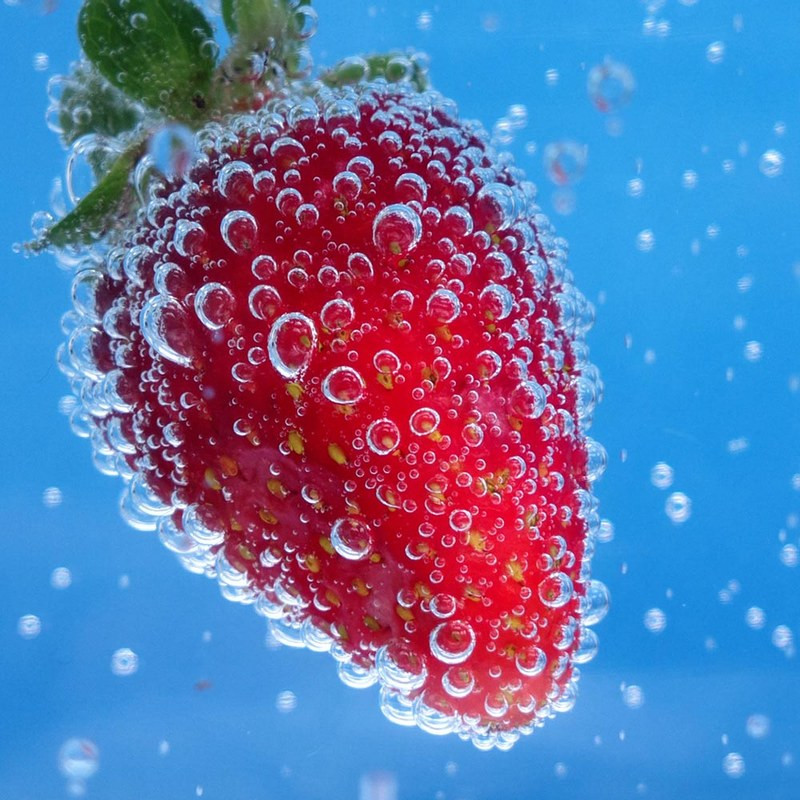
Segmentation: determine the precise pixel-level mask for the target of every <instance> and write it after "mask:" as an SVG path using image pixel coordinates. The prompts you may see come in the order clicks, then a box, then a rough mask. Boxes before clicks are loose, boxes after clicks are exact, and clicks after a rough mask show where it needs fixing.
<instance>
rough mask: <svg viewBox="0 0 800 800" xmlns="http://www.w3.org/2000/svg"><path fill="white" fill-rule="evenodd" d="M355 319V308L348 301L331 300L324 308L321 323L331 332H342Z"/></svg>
mask: <svg viewBox="0 0 800 800" xmlns="http://www.w3.org/2000/svg"><path fill="white" fill-rule="evenodd" d="M354 317H355V311H354V310H353V306H352V305H351V304H350V303H348V302H347V300H341V299H337V300H329V301H328V302H327V303H325V305H324V306H323V307H322V311H321V313H320V322H321V323H322V324H323V326H324V327H326V328H327V329H328V330H329V331H341V330H344V329H345V328H347V327H349V326H350V325H351V324H352V322H353V318H354Z"/></svg>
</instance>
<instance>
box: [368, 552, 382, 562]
mask: <svg viewBox="0 0 800 800" xmlns="http://www.w3.org/2000/svg"><path fill="white" fill-rule="evenodd" d="M369 560H370V562H371V563H373V564H380V563H381V554H380V553H373V554H372V555H371V556H370V557H369Z"/></svg>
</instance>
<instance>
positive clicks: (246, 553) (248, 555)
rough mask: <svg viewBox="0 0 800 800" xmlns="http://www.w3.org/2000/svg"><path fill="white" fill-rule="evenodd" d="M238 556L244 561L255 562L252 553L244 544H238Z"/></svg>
mask: <svg viewBox="0 0 800 800" xmlns="http://www.w3.org/2000/svg"><path fill="white" fill-rule="evenodd" d="M239 555H240V556H241V557H242V558H243V559H244V560H245V561H255V560H256V556H255V553H253V551H252V550H251V549H250V548H249V547H248V546H247V545H246V544H240V545H239Z"/></svg>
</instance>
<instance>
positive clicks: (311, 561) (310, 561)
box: [305, 553, 320, 572]
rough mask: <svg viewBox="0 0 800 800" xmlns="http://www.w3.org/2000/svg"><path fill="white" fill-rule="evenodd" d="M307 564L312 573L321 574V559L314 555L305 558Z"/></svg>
mask: <svg viewBox="0 0 800 800" xmlns="http://www.w3.org/2000/svg"><path fill="white" fill-rule="evenodd" d="M305 563H306V566H307V567H308V569H309V571H310V572H319V569H320V563H319V559H318V558H317V557H316V556H315V555H314V554H313V553H311V554H310V555H307V556H306V557H305Z"/></svg>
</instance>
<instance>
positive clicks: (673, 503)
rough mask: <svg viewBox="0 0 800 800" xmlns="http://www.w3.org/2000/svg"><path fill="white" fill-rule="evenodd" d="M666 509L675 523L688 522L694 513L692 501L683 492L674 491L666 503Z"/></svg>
mask: <svg viewBox="0 0 800 800" xmlns="http://www.w3.org/2000/svg"><path fill="white" fill-rule="evenodd" d="M664 511H665V512H666V514H667V516H668V517H669V518H670V519H671V520H672V521H673V522H674V523H675V524H680V523H682V522H686V520H687V519H689V517H690V516H691V515H692V501H691V498H689V497H688V496H687V495H685V494H684V493H683V492H673V493H672V494H671V495H670V496H669V497H668V498H667V501H666V503H665V504H664Z"/></svg>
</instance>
